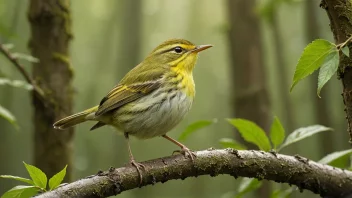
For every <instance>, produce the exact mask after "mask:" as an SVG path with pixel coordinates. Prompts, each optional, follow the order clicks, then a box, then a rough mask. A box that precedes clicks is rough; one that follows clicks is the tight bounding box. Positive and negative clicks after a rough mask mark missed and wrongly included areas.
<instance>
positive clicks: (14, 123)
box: [0, 105, 19, 129]
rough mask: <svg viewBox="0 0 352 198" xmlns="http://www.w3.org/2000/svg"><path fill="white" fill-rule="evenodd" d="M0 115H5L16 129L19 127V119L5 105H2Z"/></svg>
mask: <svg viewBox="0 0 352 198" xmlns="http://www.w3.org/2000/svg"><path fill="white" fill-rule="evenodd" d="M0 117H3V118H4V119H5V120H7V121H8V122H10V123H11V124H12V125H13V126H14V127H15V128H16V129H18V128H19V127H18V125H17V121H16V118H15V116H14V115H12V113H11V112H10V111H9V110H7V109H5V107H3V106H1V105H0Z"/></svg>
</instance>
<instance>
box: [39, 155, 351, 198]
mask: <svg viewBox="0 0 352 198" xmlns="http://www.w3.org/2000/svg"><path fill="white" fill-rule="evenodd" d="M194 154H195V155H196V156H197V157H196V158H195V160H194V161H193V162H192V160H191V159H189V158H188V157H184V156H183V155H173V156H169V157H164V158H160V159H155V160H150V161H146V162H143V163H142V164H143V165H144V166H145V171H143V180H142V183H140V177H139V175H138V172H137V170H136V168H135V167H133V166H131V165H128V166H126V167H122V168H110V169H109V170H107V171H105V172H99V173H98V174H97V175H92V176H89V177H87V178H84V179H80V180H78V181H75V182H73V183H70V184H66V185H63V186H61V187H59V188H57V189H55V190H53V191H49V192H46V193H43V194H40V195H38V196H37V198H49V197H64V198H65V197H108V196H113V195H116V194H120V193H121V192H123V191H127V190H130V189H134V188H139V187H142V186H147V185H154V184H155V183H157V182H161V183H164V182H167V181H169V180H174V179H185V178H188V177H197V176H201V175H210V176H212V177H214V176H217V175H219V174H227V175H231V176H233V177H234V178H237V177H255V178H258V179H266V180H271V181H275V182H281V183H288V184H290V185H296V186H297V187H298V188H299V189H300V190H301V191H302V190H304V189H306V190H309V191H312V192H313V193H316V194H319V195H321V196H322V197H334V198H338V197H347V196H350V195H352V172H350V171H346V170H342V169H339V168H334V167H331V166H328V165H323V164H319V163H316V162H313V161H310V160H309V159H306V158H304V157H301V156H298V155H297V156H287V155H282V154H277V153H269V152H263V151H253V150H243V151H237V150H233V149H225V150H213V149H209V150H203V151H198V152H194Z"/></svg>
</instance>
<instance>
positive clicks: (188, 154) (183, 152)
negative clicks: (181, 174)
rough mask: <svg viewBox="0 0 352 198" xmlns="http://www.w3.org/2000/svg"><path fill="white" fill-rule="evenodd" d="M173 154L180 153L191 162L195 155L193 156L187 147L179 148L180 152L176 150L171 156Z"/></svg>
mask: <svg viewBox="0 0 352 198" xmlns="http://www.w3.org/2000/svg"><path fill="white" fill-rule="evenodd" d="M175 153H181V154H182V155H184V156H185V157H189V158H191V160H192V162H193V161H194V158H196V157H197V156H196V154H194V152H193V151H191V150H190V149H189V148H187V147H185V146H184V147H181V150H176V151H174V152H173V153H172V154H175Z"/></svg>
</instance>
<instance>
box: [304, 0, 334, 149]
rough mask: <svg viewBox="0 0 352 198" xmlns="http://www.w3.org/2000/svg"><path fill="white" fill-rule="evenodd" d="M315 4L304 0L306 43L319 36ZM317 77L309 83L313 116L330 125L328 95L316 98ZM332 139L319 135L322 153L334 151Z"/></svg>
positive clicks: (326, 135) (329, 136)
mask: <svg viewBox="0 0 352 198" xmlns="http://www.w3.org/2000/svg"><path fill="white" fill-rule="evenodd" d="M317 5H319V1H314V0H312V1H305V12H306V17H305V23H306V24H305V25H306V27H305V30H306V38H307V44H308V43H310V42H312V41H313V40H315V39H318V38H319V33H320V28H319V24H318V18H317V13H316V11H317V10H318V9H317ZM317 79H318V72H315V73H314V74H313V76H312V77H311V78H310V81H311V82H310V85H311V93H312V98H313V101H314V102H313V103H312V104H313V105H314V108H315V109H314V110H315V118H316V120H317V122H318V123H319V124H322V125H325V126H331V116H330V113H329V111H328V101H329V95H328V94H325V95H324V96H323V97H322V98H318V96H317V94H316V90H317ZM324 89H325V90H324V92H327V89H328V87H325V88H324ZM333 139H334V134H333V133H323V134H321V135H319V140H320V141H319V142H320V143H321V146H320V147H321V148H320V150H321V151H322V153H321V154H322V155H326V154H328V153H331V152H332V151H334V150H335V149H334V144H331V140H333Z"/></svg>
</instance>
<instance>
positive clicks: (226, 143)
mask: <svg viewBox="0 0 352 198" xmlns="http://www.w3.org/2000/svg"><path fill="white" fill-rule="evenodd" d="M219 143H220V144H221V146H222V147H223V148H233V149H236V150H245V149H246V147H245V146H244V145H242V144H240V143H239V142H237V141H236V140H234V139H231V138H221V139H220V140H219Z"/></svg>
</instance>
